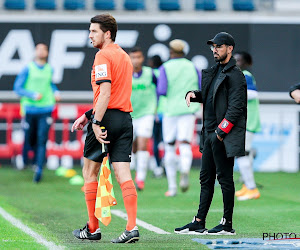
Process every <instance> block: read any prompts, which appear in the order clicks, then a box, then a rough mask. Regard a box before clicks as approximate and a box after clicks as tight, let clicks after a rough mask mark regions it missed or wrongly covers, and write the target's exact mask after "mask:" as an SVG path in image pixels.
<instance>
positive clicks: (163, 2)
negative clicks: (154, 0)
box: [159, 0, 180, 10]
mask: <svg viewBox="0 0 300 250" xmlns="http://www.w3.org/2000/svg"><path fill="white" fill-rule="evenodd" d="M159 8H160V10H180V4H179V0H160V1H159Z"/></svg>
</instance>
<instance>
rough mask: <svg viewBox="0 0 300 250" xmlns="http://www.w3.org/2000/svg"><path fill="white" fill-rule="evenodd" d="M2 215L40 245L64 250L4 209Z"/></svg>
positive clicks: (0, 209)
mask: <svg viewBox="0 0 300 250" xmlns="http://www.w3.org/2000/svg"><path fill="white" fill-rule="evenodd" d="M0 215H2V217H3V218H4V219H5V220H7V221H8V222H10V223H11V224H12V225H14V226H15V227H17V228H19V229H21V230H22V231H23V232H24V233H26V234H28V235H29V236H31V237H32V238H34V239H35V240H36V241H37V242H38V243H40V244H42V245H44V246H45V247H47V248H48V249H64V247H62V246H57V245H55V244H54V243H53V242H51V241H47V240H46V239H45V238H44V237H42V236H41V235H39V234H38V233H36V232H34V231H33V230H32V229H30V228H29V227H28V226H26V225H24V224H23V223H22V222H21V221H20V220H18V219H16V218H15V217H13V216H12V215H11V214H9V213H8V212H6V211H5V210H4V209H3V208H2V207H0Z"/></svg>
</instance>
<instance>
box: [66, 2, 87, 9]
mask: <svg viewBox="0 0 300 250" xmlns="http://www.w3.org/2000/svg"><path fill="white" fill-rule="evenodd" d="M84 8H85V0H65V1H64V9H66V10H80V9H84Z"/></svg>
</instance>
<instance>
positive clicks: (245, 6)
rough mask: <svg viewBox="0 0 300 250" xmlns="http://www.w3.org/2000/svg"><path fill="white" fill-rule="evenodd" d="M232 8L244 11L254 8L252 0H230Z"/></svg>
mask: <svg viewBox="0 0 300 250" xmlns="http://www.w3.org/2000/svg"><path fill="white" fill-rule="evenodd" d="M232 8H233V9H234V10H245V11H253V10H255V6H254V1H253V0H233V1H232Z"/></svg>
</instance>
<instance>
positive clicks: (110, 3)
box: [94, 0, 115, 10]
mask: <svg viewBox="0 0 300 250" xmlns="http://www.w3.org/2000/svg"><path fill="white" fill-rule="evenodd" d="M94 8H95V9H96V10H114V9H115V1H114V0H95V2H94Z"/></svg>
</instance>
